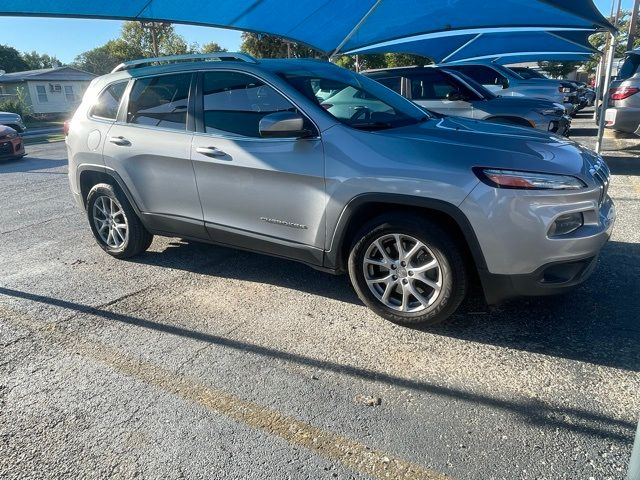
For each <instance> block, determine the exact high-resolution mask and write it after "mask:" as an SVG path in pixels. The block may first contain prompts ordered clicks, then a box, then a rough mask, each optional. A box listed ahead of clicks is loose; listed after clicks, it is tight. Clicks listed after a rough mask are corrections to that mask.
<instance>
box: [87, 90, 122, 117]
mask: <svg viewBox="0 0 640 480" xmlns="http://www.w3.org/2000/svg"><path fill="white" fill-rule="evenodd" d="M126 88H127V82H118V83H114V84H113V85H110V86H109V87H108V88H107V89H106V90H104V91H103V92H102V93H101V94H100V96H99V97H98V101H97V102H96V103H95V104H94V105H93V107H92V108H91V116H93V117H100V118H107V119H109V120H115V119H116V117H117V116H118V107H119V106H120V100H122V95H124V91H125V89H126Z"/></svg>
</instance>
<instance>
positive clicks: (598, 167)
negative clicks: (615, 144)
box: [589, 158, 611, 205]
mask: <svg viewBox="0 0 640 480" xmlns="http://www.w3.org/2000/svg"><path fill="white" fill-rule="evenodd" d="M589 173H590V174H591V175H592V176H593V178H594V180H595V181H596V183H597V184H598V185H599V186H600V200H599V202H598V204H599V205H602V203H603V202H604V200H605V198H607V192H608V191H609V181H610V177H611V172H610V171H609V167H608V166H607V164H606V163H605V162H604V160H602V158H598V160H596V162H595V163H594V164H593V165H592V167H591V168H590V169H589Z"/></svg>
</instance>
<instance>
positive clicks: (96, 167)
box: [76, 163, 142, 217]
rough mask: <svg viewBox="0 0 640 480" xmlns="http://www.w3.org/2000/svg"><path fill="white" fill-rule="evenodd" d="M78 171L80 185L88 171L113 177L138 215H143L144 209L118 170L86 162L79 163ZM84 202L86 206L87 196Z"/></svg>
mask: <svg viewBox="0 0 640 480" xmlns="http://www.w3.org/2000/svg"><path fill="white" fill-rule="evenodd" d="M76 171H77V172H78V184H79V185H82V182H81V181H80V179H81V178H82V173H83V172H86V171H91V172H98V173H102V174H104V175H107V176H109V177H111V178H112V179H113V180H115V182H116V183H117V185H118V187H120V190H122V192H123V193H124V194H125V196H126V197H127V200H128V201H129V204H131V206H132V207H133V210H134V211H135V212H136V215H138V217H142V211H141V210H140V208H139V207H138V204H137V203H136V201H135V200H134V198H133V195H131V192H130V191H129V188H128V187H127V185H126V184H125V183H124V180H122V177H121V176H120V175H118V172H116V171H115V170H113V169H112V168H109V167H106V166H104V165H94V164H87V163H84V164H82V165H78V168H77V169H76ZM82 204H83V205H84V206H85V208H86V206H87V205H86V199H85V198H83V199H82Z"/></svg>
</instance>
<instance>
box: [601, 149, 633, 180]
mask: <svg viewBox="0 0 640 480" xmlns="http://www.w3.org/2000/svg"><path fill="white" fill-rule="evenodd" d="M639 148H640V147H639ZM603 158H604V159H605V161H606V162H607V165H609V168H610V169H611V173H613V174H615V175H635V176H640V157H619V156H616V155H606V154H605V155H604V156H603Z"/></svg>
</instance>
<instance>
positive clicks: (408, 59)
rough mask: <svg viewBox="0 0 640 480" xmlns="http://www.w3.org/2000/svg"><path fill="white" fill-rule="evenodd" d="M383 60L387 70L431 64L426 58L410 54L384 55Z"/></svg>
mask: <svg viewBox="0 0 640 480" xmlns="http://www.w3.org/2000/svg"><path fill="white" fill-rule="evenodd" d="M384 59H385V62H386V64H387V65H386V66H387V68H393V67H411V66H414V65H417V66H422V65H429V64H431V63H433V62H432V61H431V60H429V59H428V58H427V57H423V56H420V55H412V54H410V53H385V54H384Z"/></svg>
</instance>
